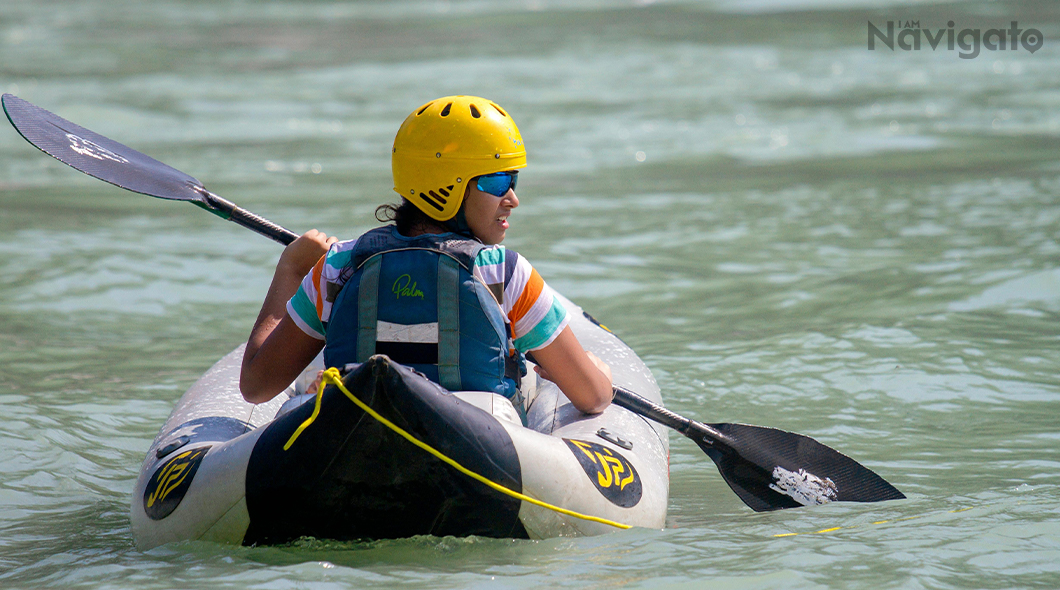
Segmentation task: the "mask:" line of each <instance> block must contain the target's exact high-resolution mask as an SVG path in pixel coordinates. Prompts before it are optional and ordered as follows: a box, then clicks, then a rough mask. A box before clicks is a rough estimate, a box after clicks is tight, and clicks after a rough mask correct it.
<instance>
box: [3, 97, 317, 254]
mask: <svg viewBox="0 0 1060 590" xmlns="http://www.w3.org/2000/svg"><path fill="white" fill-rule="evenodd" d="M0 100H2V102H3V105H4V112H5V113H7V118H8V120H9V121H11V124H12V125H14V127H15V129H16V130H18V132H19V133H20V134H22V137H24V138H25V139H26V141H28V142H30V143H31V144H33V145H34V146H35V147H37V148H38V149H40V150H41V151H42V152H44V153H46V154H48V155H49V156H52V157H54V158H55V159H56V160H59V161H60V162H62V163H64V164H66V165H68V166H71V167H73V168H75V169H77V170H80V171H81V172H84V173H85V174H88V175H89V176H93V177H95V178H98V179H100V180H104V181H106V182H109V183H111V184H113V185H116V186H119V187H121V188H123V189H126V190H130V191H133V192H137V193H141V194H144V195H149V196H152V197H158V198H160V199H170V200H173V201H188V202H191V203H194V204H195V205H198V206H199V207H202V208H203V209H206V210H207V211H209V212H211V213H213V214H215V215H217V216H219V217H221V218H223V219H227V220H229V221H233V222H235V223H238V224H239V225H242V226H243V227H246V228H248V229H252V230H254V231H256V232H258V233H260V234H262V235H264V236H266V237H268V238H272V239H273V240H276V241H277V242H280V243H281V244H284V245H287V244H290V243H291V242H293V241H294V240H295V238H297V237H298V235H297V234H295V233H294V232H291V231H290V230H287V229H285V228H283V227H281V226H279V225H276V224H275V223H272V222H271V221H269V220H267V219H264V218H262V217H259V216H257V215H254V214H253V213H251V212H249V211H246V210H245V209H241V208H239V207H237V206H235V205H234V204H233V203H230V202H229V201H226V200H224V199H222V198H221V197H218V196H217V195H215V194H213V193H211V192H210V191H208V190H206V188H205V187H203V185H202V183H201V182H199V181H198V180H196V179H194V178H192V177H191V176H188V175H187V174H184V173H183V172H181V171H179V170H176V169H174V168H170V167H169V166H166V165H165V164H163V163H162V162H159V161H158V160H155V159H154V158H149V157H147V156H145V155H143V154H141V153H140V152H138V151H136V150H134V149H131V148H129V147H126V146H124V145H122V144H120V143H118V142H116V141H114V140H111V139H107V138H106V137H103V136H102V135H99V134H97V133H93V132H92V131H89V130H88V129H85V128H84V127H81V126H79V125H75V124H73V123H71V122H70V121H67V120H66V119H63V118H62V117H60V116H58V115H55V114H54V113H50V112H48V111H46V110H44V109H42V108H40V107H38V106H36V105H33V104H31V103H29V102H26V101H24V100H22V99H21V98H18V97H17V96H15V95H13V94H5V95H3V97H2V98H0Z"/></svg>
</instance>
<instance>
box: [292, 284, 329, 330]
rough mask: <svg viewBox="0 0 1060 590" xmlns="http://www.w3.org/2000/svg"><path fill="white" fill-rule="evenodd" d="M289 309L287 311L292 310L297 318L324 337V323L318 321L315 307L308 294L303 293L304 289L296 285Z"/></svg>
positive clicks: (318, 317)
mask: <svg viewBox="0 0 1060 590" xmlns="http://www.w3.org/2000/svg"><path fill="white" fill-rule="evenodd" d="M289 303H290V309H289V310H288V311H292V310H293V311H294V313H295V314H297V315H298V318H297V319H299V320H301V321H302V323H303V324H304V325H305V326H306V327H308V328H309V329H311V330H314V331H316V333H317V334H319V335H320V337H321V338H323V337H324V325H323V324H322V323H320V316H318V315H317V307H316V305H314V304H313V302H312V301H310V300H309V296H308V295H306V294H305V291H304V290H303V289H302V288H301V287H298V291H297V292H296V293H295V294H294V297H291V300H290V302H289Z"/></svg>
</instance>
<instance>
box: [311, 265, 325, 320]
mask: <svg viewBox="0 0 1060 590" xmlns="http://www.w3.org/2000/svg"><path fill="white" fill-rule="evenodd" d="M327 257H328V255H327V254H325V255H323V256H321V257H320V260H317V263H316V264H315V265H314V266H313V286H314V287H316V292H317V296H316V302H315V303H316V305H317V317H318V318H319V317H324V293H322V292H321V291H320V274H321V273H323V272H324V259H325V258H327Z"/></svg>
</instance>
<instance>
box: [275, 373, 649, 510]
mask: <svg viewBox="0 0 1060 590" xmlns="http://www.w3.org/2000/svg"><path fill="white" fill-rule="evenodd" d="M328 383H334V384H335V385H336V386H338V388H339V391H341V392H342V393H344V394H346V397H348V398H350V401H352V402H353V403H355V404H357V407H358V408H361V409H362V410H364V412H365V413H366V414H368V415H369V416H371V417H373V418H375V419H376V420H378V421H379V422H381V423H382V424H383V425H384V426H386V427H387V428H389V429H391V430H393V431H394V432H396V433H398V434H399V435H401V437H402V438H404V439H405V440H407V441H409V442H410V443H412V444H414V445H416V446H417V447H419V448H421V449H423V450H425V451H427V452H428V453H430V454H432V455H434V456H435V457H437V458H438V459H441V460H442V461H444V462H445V463H446V464H448V465H449V466H451V467H452V468H453V469H456V470H457V471H459V472H460V473H463V474H464V475H466V476H468V477H470V478H472V479H475V480H478V481H480V482H482V483H484V484H486V485H487V486H489V487H491V488H493V489H495V490H497V491H498V492H500V493H502V494H506V495H508V496H511V497H512V498H516V499H518V500H522V501H524V502H529V503H531V504H533V505H535V506H541V507H542V508H548V509H549V510H553V511H555V512H559V513H560V514H566V515H567V516H573V517H574V518H580V519H582V520H588V521H591V522H598V523H601V524H606V525H610V526H613V527H615V528H619V529H630V528H633V527H631V526H630V525H628V524H622V523H620V522H615V521H613V520H608V519H606V518H600V517H598V516H589V515H586V514H580V513H578V512H574V511H573V510H567V509H566V508H560V507H559V506H553V505H552V504H549V503H547V502H542V501H541V500H537V499H535V498H531V497H530V496H527V495H526V494H521V493H519V492H516V491H515V490H510V489H508V488H506V487H504V486H502V485H500V484H499V483H496V482H494V481H491V480H490V479H488V478H485V477H483V476H481V475H479V474H477V473H475V472H473V471H471V470H470V469H468V468H466V467H464V466H463V465H461V464H459V463H457V462H456V461H454V460H452V459H450V458H449V457H447V456H445V455H443V454H442V453H441V452H440V451H438V450H437V449H435V448H434V447H432V446H430V445H428V444H427V443H425V442H421V441H420V440H418V439H416V437H414V436H412V435H411V434H409V433H408V432H406V431H405V430H404V429H402V428H401V427H400V426H398V425H397V424H394V423H393V422H391V421H390V420H387V419H386V418H384V417H383V416H381V415H380V414H379V413H378V412H376V411H375V410H373V409H372V408H369V407H368V406H367V405H366V404H365V403H364V402H362V401H361V400H359V399H357V396H355V395H353V394H352V393H350V390H349V389H346V385H345V384H344V383H343V382H342V375H341V374H340V373H339V370H338V369H336V368H335V367H332V368H330V369H328V370H326V371H324V374H323V375H322V376H321V378H320V387H319V388H318V389H317V396H316V404H315V406H314V408H313V414H312V415H311V416H309V418H307V419H306V421H305V422H302V424H301V426H299V427H298V428H297V429H296V430H295V431H294V433H293V434H292V435H291V438H290V439H289V440H288V441H287V444H285V445H283V450H285V451H286V450H287V449H290V448H291V445H293V444H294V441H295V440H297V439H298V437H299V435H301V434H302V432H303V431H304V430H305V429H306V428H309V425H310V424H312V423H313V421H314V420H316V419H317V416H319V415H320V401H321V399H322V398H323V393H324V386H325V385H327V384H328Z"/></svg>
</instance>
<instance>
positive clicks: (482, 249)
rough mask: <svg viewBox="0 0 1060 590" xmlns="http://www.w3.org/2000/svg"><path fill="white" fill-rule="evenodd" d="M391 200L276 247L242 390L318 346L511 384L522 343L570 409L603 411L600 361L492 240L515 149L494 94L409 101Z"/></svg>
mask: <svg viewBox="0 0 1060 590" xmlns="http://www.w3.org/2000/svg"><path fill="white" fill-rule="evenodd" d="M391 164H392V171H393V176H394V190H395V191H397V193H398V194H399V195H401V197H402V201H401V204H400V205H397V206H395V205H383V206H381V207H380V208H379V209H377V210H376V217H377V218H379V219H380V221H393V222H394V224H393V225H387V226H384V227H380V228H376V229H374V230H371V231H369V232H367V233H366V234H364V235H362V236H361V237H359V238H357V239H355V240H349V241H345V242H339V241H337V240H336V239H335V238H333V237H328V236H326V235H325V234H323V233H321V232H318V231H316V230H310V231H308V232H306V233H305V234H303V235H302V236H301V237H299V238H298V239H297V240H295V241H294V242H292V243H291V244H290V245H289V246H288V247H287V248H286V249H285V250H284V252H283V254H282V255H281V256H280V260H279V263H278V264H277V265H276V272H275V275H274V276H273V280H272V285H271V286H270V288H269V291H268V294H267V295H266V298H265V302H264V303H263V304H262V308H261V313H260V314H259V315H258V319H257V321H256V322H255V324H254V328H253V329H252V331H251V334H250V338H249V340H248V341H247V347H246V352H245V354H244V357H243V366H242V372H241V374H240V383H239V386H240V390H241V391H242V393H243V397H244V398H245V399H246V400H247V401H249V402H252V403H261V402H264V401H268V400H269V399H272V398H273V397H274V396H276V395H277V394H278V393H280V392H281V391H283V390H284V389H285V388H286V387H287V386H288V385H290V383H291V382H292V381H294V379H295V378H297V376H298V375H299V374H300V373H301V372H302V371H303V370H304V369H305V367H306V366H308V364H309V363H310V362H311V361H312V360H313V358H314V357H316V355H317V354H318V353H319V352H320V350H321V348H323V349H324V361H325V364H326V365H327V366H329V367H339V368H342V367H345V366H346V365H348V364H351V363H358V362H363V361H365V360H367V359H368V357H370V356H371V355H373V354H377V353H383V354H387V355H388V356H390V357H391V358H392V359H393V360H395V361H398V362H400V363H403V364H406V365H409V366H412V367H413V368H415V369H416V370H418V371H420V372H422V373H424V374H425V375H427V377H428V378H430V379H431V380H432V381H435V382H437V383H439V384H441V385H442V386H443V387H446V388H447V389H450V390H482V391H493V392H495V393H499V394H502V395H506V396H508V397H512V396H514V395H515V394H516V392H517V389H518V386H519V382H520V379H521V377H522V375H524V374H525V367H524V365H523V356H524V355H525V354H526V353H529V352H532V353H533V358H534V361H535V362H536V363H537V364H538V373H539V374H540V375H541V376H542V377H544V378H546V379H549V380H551V381H553V382H555V383H556V385H558V386H559V388H560V389H561V390H562V391H563V393H564V394H565V395H566V396H567V397H568V398H569V399H570V401H571V403H572V404H573V405H574V407H576V408H577V409H579V410H581V411H582V412H586V413H598V412H602V411H603V410H604V408H606V407H607V406H608V404H610V402H611V398H612V390H611V370H610V368H609V367H608V366H607V365H606V364H605V363H603V362H602V361H600V360H599V359H598V358H597V357H596V356H595V355H593V354H591V353H588V352H586V351H585V350H584V349H583V348H582V346H581V344H580V343H579V342H578V340H577V338H576V337H575V336H574V333H573V332H572V331H571V329H570V328H569V327H568V326H567V323H568V321H569V315H568V313H567V311H566V310H565V309H564V308H563V305H562V304H561V303H560V301H559V300H558V299H557V298H555V297H554V296H553V292H552V290H551V289H550V288H549V287H548V285H546V284H545V282H544V281H543V280H542V279H541V276H540V275H539V274H538V273H537V271H536V270H534V269H533V267H532V266H531V265H530V263H529V262H527V260H526V259H525V258H523V257H522V256H519V255H518V254H517V253H516V252H514V251H512V250H508V249H506V248H504V247H503V246H501V245H500V243H501V242H502V241H503V240H504V237H505V233H506V231H507V229H508V227H509V224H508V218H509V216H510V215H511V212H512V210H513V209H515V208H516V207H518V206H519V198H518V197H517V196H516V194H515V190H514V189H515V186H516V182H517V179H518V169H520V168H524V167H525V166H526V150H525V148H524V146H523V140H522V136H521V135H520V133H519V129H518V128H517V127H516V125H515V122H514V121H512V119H511V117H510V116H509V115H508V114H507V112H505V111H504V110H503V109H502V108H501V107H500V106H498V105H497V104H495V103H493V102H492V101H489V100H486V99H483V98H478V97H473V96H449V97H444V98H440V99H437V100H434V101H431V102H429V103H427V104H425V105H423V106H421V107H420V108H418V109H416V110H415V111H413V112H412V113H411V114H410V115H409V116H408V117H407V118H406V119H405V121H404V123H402V125H401V128H400V129H399V130H398V133H397V136H396V137H395V139H394V146H393V151H392V155H391Z"/></svg>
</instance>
